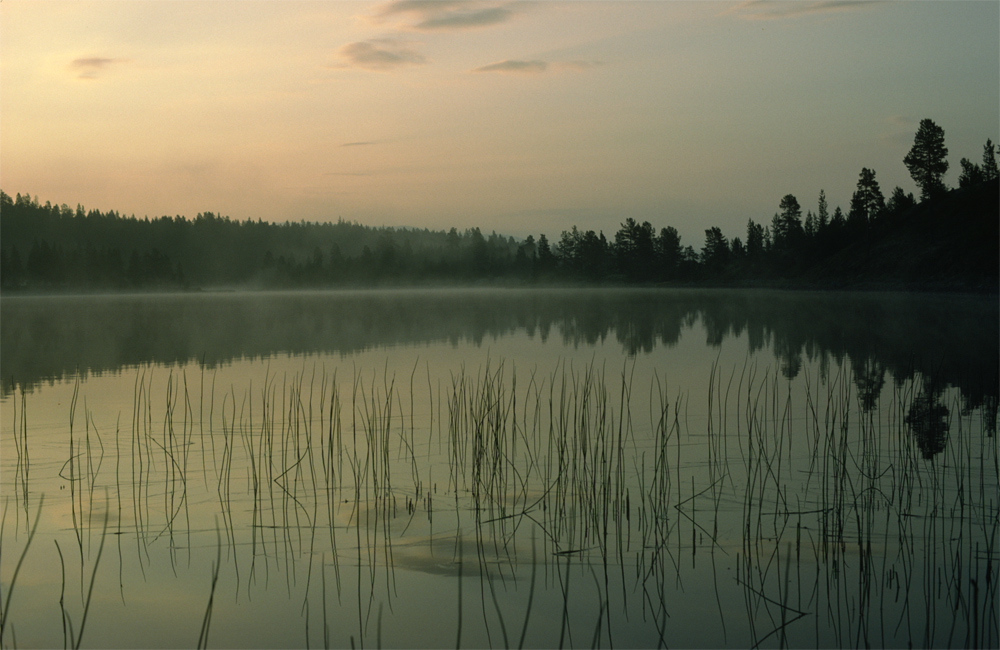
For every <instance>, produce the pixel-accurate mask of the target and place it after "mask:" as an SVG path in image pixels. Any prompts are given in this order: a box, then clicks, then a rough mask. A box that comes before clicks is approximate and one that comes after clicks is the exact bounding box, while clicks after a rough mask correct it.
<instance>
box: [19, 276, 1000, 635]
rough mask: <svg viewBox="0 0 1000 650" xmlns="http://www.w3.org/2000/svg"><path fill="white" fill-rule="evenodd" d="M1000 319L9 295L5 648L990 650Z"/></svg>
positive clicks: (353, 298)
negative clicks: (774, 649) (865, 648)
mask: <svg viewBox="0 0 1000 650" xmlns="http://www.w3.org/2000/svg"><path fill="white" fill-rule="evenodd" d="M998 322H1000V317H998V308H997V305H996V302H995V300H992V299H978V298H974V297H951V296H947V297H945V296H912V295H902V294H898V295H897V294H818V293H817V294H814V293H791V292H735V291H693V290H692V291H682V290H574V291H555V290H483V291H473V290H428V291H398V292H397V291H374V292H365V291H358V292H315V293H308V292H307V293H293V294H277V293H275V294H238V293H204V294H177V295H160V296H87V297H16V298H8V297H5V298H3V299H2V302H0V332H2V338H0V341H2V347H0V359H2V371H0V372H2V377H3V383H2V398H0V406H2V422H0V442H2V450H3V453H2V459H0V463H2V465H0V470H2V474H0V475H2V477H3V478H2V480H3V495H4V520H3V521H4V528H3V537H2V548H3V551H4V553H3V555H2V560H0V562H2V569H3V570H2V572H0V573H2V580H0V589H2V591H0V593H2V595H3V597H4V606H5V607H8V609H7V613H6V619H5V620H4V630H3V637H2V640H3V643H4V644H5V645H15V643H16V644H17V645H20V646H57V645H59V644H60V643H64V644H73V643H75V639H76V638H77V637H79V638H80V641H81V642H82V645H84V646H101V647H164V646H171V647H180V646H192V645H199V644H201V643H202V642H205V641H207V645H212V646H229V647H278V646H280V647H305V646H330V647H347V646H351V645H353V646H355V647H358V646H365V645H368V646H379V645H380V646H386V647H392V646H407V647H445V646H448V647H451V646H455V645H463V646H475V647H486V646H504V647H510V646H520V645H522V644H523V645H524V646H530V647H556V646H566V647H569V646H587V647H590V646H594V645H600V646H612V645H615V646H619V647H654V646H659V645H666V646H675V647H676V646H680V647H748V646H753V645H761V646H782V645H788V646H792V647H812V646H818V647H846V646H861V645H879V646H888V647H906V646H910V645H914V646H962V647H968V646H971V645H981V646H983V645H985V646H989V645H993V646H995V645H996V643H997V639H998V638H1000V634H998V622H997V614H996V611H997V608H996V571H997V568H998V567H997V562H998V560H997V557H998V556H997V547H996V540H997V514H996V512H997V503H996V502H997V497H996V494H997V483H998V480H997V477H998V469H997V467H998V465H997V449H996V425H997V396H998V392H1000V391H998V362H997V359H998V351H997V346H998V343H997V342H998V339H1000V328H998ZM36 523H37V530H36V532H35V535H34V537H33V538H31V537H30V531H31V530H32V528H33V527H34V526H35V524H36ZM29 539H30V544H29ZM22 554H23V558H24V560H23V564H21V566H20V569H19V571H18V573H17V578H16V582H14V577H13V576H14V568H15V567H16V566H17V564H18V562H19V560H20V559H21V557H22ZM91 584H93V589H92V590H91ZM81 628H82V629H81Z"/></svg>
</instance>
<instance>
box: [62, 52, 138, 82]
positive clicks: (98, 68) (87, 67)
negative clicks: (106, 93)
mask: <svg viewBox="0 0 1000 650" xmlns="http://www.w3.org/2000/svg"><path fill="white" fill-rule="evenodd" d="M127 62H128V59H109V58H105V57H99V56H92V57H82V58H79V59H73V61H71V62H70V64H69V69H70V70H71V71H73V72H75V73H77V79H97V76H98V74H100V73H101V72H102V71H103V70H105V69H106V68H108V67H109V66H112V65H114V64H116V63H127Z"/></svg>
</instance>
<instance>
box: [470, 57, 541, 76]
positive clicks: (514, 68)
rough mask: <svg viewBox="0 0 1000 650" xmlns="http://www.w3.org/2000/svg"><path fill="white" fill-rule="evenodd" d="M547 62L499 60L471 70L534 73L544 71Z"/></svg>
mask: <svg viewBox="0 0 1000 650" xmlns="http://www.w3.org/2000/svg"><path fill="white" fill-rule="evenodd" d="M547 69H548V64H547V63H546V62H545V61H512V60H507V61H500V62H499V63H491V64H490V65H484V66H483V67H481V68H476V69H475V70H473V72H499V73H508V74H536V73H539V72H545V71H546V70H547Z"/></svg>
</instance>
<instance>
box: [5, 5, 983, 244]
mask: <svg viewBox="0 0 1000 650" xmlns="http://www.w3.org/2000/svg"><path fill="white" fill-rule="evenodd" d="M923 118H930V119H932V120H934V121H935V123H937V124H938V125H939V126H941V127H942V128H943V129H944V130H945V143H946V145H947V147H948V149H949V152H950V153H949V161H950V163H951V168H950V170H949V171H948V174H947V175H946V177H945V182H946V183H947V184H948V185H950V186H954V185H957V178H958V174H959V171H960V169H959V160H960V159H961V158H963V157H964V158H969V159H970V160H972V161H974V162H980V161H981V158H982V151H983V144H984V143H985V142H986V140H987V138H989V139H992V140H993V141H994V142H997V141H1000V2H998V1H977V2H967V1H960V0H928V1H922V2H916V1H903V2H871V3H869V2H840V1H833V2H805V1H790V2H745V3H727V2H705V1H702V2H665V1H658V0H644V1H637V2H622V1H615V2H599V1H592V0H573V1H569V2H506V1H499V2H494V1H486V2H467V1H463V0H397V1H394V2H360V1H355V2H326V1H321V2H299V1H296V0H280V1H279V0H267V1H250V0H240V1H235V0H229V1H226V0H215V1H203V0H168V1H158V0H113V1H105V2H86V1H80V0H73V1H71V2H56V1H48V0H0V188H2V189H3V190H4V191H5V192H7V193H8V194H10V195H12V196H13V195H14V194H15V193H22V194H24V193H28V194H31V195H32V196H37V197H38V198H39V200H40V201H41V202H42V203H44V202H46V201H51V202H52V203H53V204H57V205H58V204H62V203H65V204H68V205H70V206H71V207H75V206H76V205H77V204H82V205H83V206H84V207H85V208H87V209H94V208H96V209H98V210H101V211H109V210H117V211H118V212H120V213H122V214H126V215H129V214H135V215H136V216H139V217H143V216H149V217H157V216H161V215H184V216H186V217H188V218H194V217H195V216H196V215H197V214H198V213H200V212H206V211H211V212H214V213H216V214H222V215H228V216H230V217H232V218H234V219H240V220H244V219H247V218H250V219H253V220H257V219H263V220H265V221H274V222H283V221H299V220H306V221H336V220H338V219H344V220H347V221H356V222H359V223H362V224H365V225H370V226H395V227H400V226H402V227H416V228H431V229H434V230H442V229H444V230H446V229H448V228H451V227H457V228H458V229H459V230H460V231H461V230H464V229H465V228H471V227H479V228H480V229H481V230H482V231H483V232H484V233H489V232H492V231H496V232H498V233H501V234H504V235H512V236H515V237H517V238H522V237H525V236H527V235H528V234H534V235H535V236H536V237H537V236H538V234H542V233H544V234H546V235H547V236H548V237H549V239H550V240H557V239H558V237H559V235H560V233H561V232H562V231H564V230H568V229H570V228H571V227H572V226H574V225H575V226H577V227H579V228H580V229H582V230H589V229H593V230H595V231H603V232H604V233H605V235H606V236H607V237H608V238H609V239H612V238H613V236H614V232H615V231H617V230H618V228H619V227H620V224H621V222H623V221H624V220H625V219H626V218H629V217H631V218H634V219H636V220H637V221H640V222H642V221H649V222H650V223H651V224H652V225H653V226H654V228H656V229H657V231H658V230H659V229H660V228H663V227H665V226H673V227H675V228H677V230H678V231H679V232H680V234H681V237H682V243H683V244H691V245H693V246H695V248H699V247H700V246H701V243H702V242H703V240H704V231H705V229H707V228H710V227H712V226H719V227H720V228H721V229H722V231H723V233H724V234H725V235H726V236H728V237H733V236H739V237H741V238H745V234H746V224H747V220H748V219H753V220H754V221H756V222H758V223H770V220H771V217H772V215H773V214H774V213H775V212H777V211H778V204H779V203H780V201H781V198H782V197H783V196H785V195H786V194H793V195H795V196H796V197H797V198H798V200H799V203H800V204H801V205H802V208H803V212H805V211H806V210H813V211H815V210H816V205H817V199H818V194H819V191H820V190H821V189H822V190H824V191H825V193H826V196H827V199H828V201H829V204H830V209H831V211H832V209H833V208H834V207H836V206H838V205H839V206H841V207H842V208H843V209H844V210H845V211H846V210H847V209H848V207H849V204H850V198H851V194H852V193H853V191H854V190H855V189H856V186H857V180H858V176H859V173H860V171H861V169H862V167H867V168H870V169H874V170H875V172H876V180H878V182H879V183H880V185H881V187H882V190H883V193H884V194H885V195H886V196H887V197H888V195H889V194H890V193H891V191H892V189H893V188H894V187H895V186H897V185H898V186H900V187H902V188H903V189H904V190H906V191H907V192H914V193H915V194H917V195H919V191H918V190H917V188H916V186H915V184H914V182H913V181H912V179H911V178H910V176H909V174H908V172H907V170H906V168H905V166H904V165H903V163H902V160H903V157H904V156H905V155H906V153H907V151H909V148H910V147H911V146H912V144H913V137H914V134H915V133H916V130H917V126H918V124H919V122H920V120H921V119H923Z"/></svg>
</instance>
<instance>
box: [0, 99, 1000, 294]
mask: <svg viewBox="0 0 1000 650" xmlns="http://www.w3.org/2000/svg"><path fill="white" fill-rule="evenodd" d="M947 153H948V150H947V148H946V147H945V146H944V131H943V129H941V128H940V127H939V126H937V125H936V124H935V123H934V122H933V121H932V120H929V119H925V120H923V121H922V122H921V124H920V128H919V130H918V131H917V134H916V136H915V137H914V144H913V148H912V149H911V150H910V152H909V153H908V154H907V156H906V157H905V158H904V160H903V163H904V164H905V165H906V166H907V169H908V170H909V171H910V174H911V176H912V177H913V179H914V181H915V182H916V184H917V186H918V187H919V188H920V196H919V197H914V195H913V194H910V193H906V192H904V190H903V189H901V188H899V187H896V188H894V189H893V190H892V191H891V192H890V193H889V196H888V198H886V196H885V194H884V193H883V191H882V189H881V188H880V186H879V183H878V180H877V179H876V174H875V171H874V170H871V169H868V168H862V170H861V172H860V174H859V178H858V181H857V187H856V190H855V191H854V193H853V196H852V199H851V204H850V206H849V207H848V209H847V211H846V212H845V211H844V210H842V209H841V208H840V206H837V207H836V208H834V209H833V210H832V211H831V210H830V207H829V205H828V204H827V200H826V196H825V192H824V191H823V190H820V191H819V193H818V197H817V199H816V209H815V211H814V210H813V209H812V208H809V209H807V210H806V211H805V215H803V206H802V204H801V203H800V202H799V200H798V198H797V197H795V196H793V195H791V194H786V195H785V196H783V197H782V198H781V199H780V201H778V206H777V207H778V210H777V212H775V214H774V216H773V217H772V219H771V220H770V222H769V223H768V222H755V221H754V219H753V218H749V219H748V221H747V226H746V232H745V233H743V236H742V237H741V236H740V235H734V236H731V237H729V236H726V235H725V234H723V232H722V231H721V229H720V228H718V227H714V226H713V227H711V228H708V229H706V230H705V241H704V244H703V246H702V247H701V249H700V250H695V249H694V248H693V247H692V246H690V245H684V244H683V243H682V242H681V237H680V235H679V234H678V231H677V229H676V228H674V227H673V226H670V225H664V226H662V227H660V229H659V230H657V229H656V228H655V227H654V226H653V225H652V224H651V223H649V222H648V221H646V222H642V223H638V222H636V220H635V219H632V218H628V219H625V221H624V222H620V223H619V224H618V225H619V227H618V229H617V230H616V231H615V232H614V234H613V235H612V236H611V238H608V237H607V236H605V234H604V232H603V231H601V232H595V231H593V230H587V231H585V232H584V231H582V230H580V229H578V228H577V227H576V226H574V227H572V228H571V229H570V230H568V231H563V232H562V233H561V235H560V237H559V239H558V241H555V242H550V241H549V240H548V238H547V237H546V235H545V234H539V235H538V238H537V239H536V238H535V237H534V236H533V235H529V236H527V237H526V238H525V239H523V240H520V241H519V240H517V239H515V238H514V237H510V236H504V235H500V234H497V233H495V232H493V233H490V234H489V235H486V234H484V233H482V232H481V231H480V229H479V228H468V229H465V230H464V231H459V230H458V229H456V228H452V229H450V230H449V231H447V232H445V231H431V230H427V229H414V228H391V227H380V228H375V227H370V226H365V225H361V224H358V223H352V222H348V221H344V220H338V221H337V222H336V223H314V222H305V221H300V222H298V223H294V222H287V223H270V222H265V221H262V220H257V221H252V220H249V219H248V220H246V221H239V220H233V219H230V218H229V217H225V216H221V215H216V214H213V213H211V212H205V213H200V214H198V215H197V216H196V217H195V218H194V219H188V218H186V217H183V216H174V217H170V216H162V217H158V218H153V219H150V218H148V217H144V218H141V219H140V218H137V217H135V216H134V215H130V216H125V215H121V214H119V213H118V212H116V211H110V212H105V213H102V212H100V211H98V210H89V211H88V210H86V209H85V208H84V207H83V206H81V205H77V206H76V208H75V209H74V208H70V207H69V206H67V205H65V204H62V205H52V204H51V203H50V202H45V203H44V204H42V203H40V201H39V199H38V198H37V197H32V196H31V195H30V194H20V193H18V194H16V195H15V196H14V197H11V196H10V195H8V194H7V193H6V192H2V191H0V289H2V290H3V291H4V292H7V293H9V292H16V291H22V292H39V291H43V292H44V291H78V290H85V291H116V290H117V291H133V290H143V291H145V290H177V289H186V290H195V289H207V288H261V289H265V288H319V287H353V286H409V285H414V284H426V283H435V284H439V283H452V284H481V283H489V284H499V285H525V284H540V283H541V284H556V283H571V284H580V283H601V284H637V285H642V284H657V285H694V286H772V287H803V288H809V287H815V288H900V289H931V290H960V291H986V292H995V291H997V286H998V268H1000V250H998V237H1000V232H998V225H1000V182H998V169H997V162H996V152H995V147H994V145H993V143H992V142H991V141H990V140H987V141H986V144H985V145H984V147H983V152H982V162H981V163H973V162H971V161H970V160H969V159H967V158H963V159H962V160H961V163H960V165H961V175H960V177H959V184H958V187H956V188H948V187H946V186H945V184H944V183H943V181H942V177H943V176H944V173H945V172H946V171H947V169H948V162H947V160H946V157H947ZM609 232H610V231H609Z"/></svg>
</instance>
